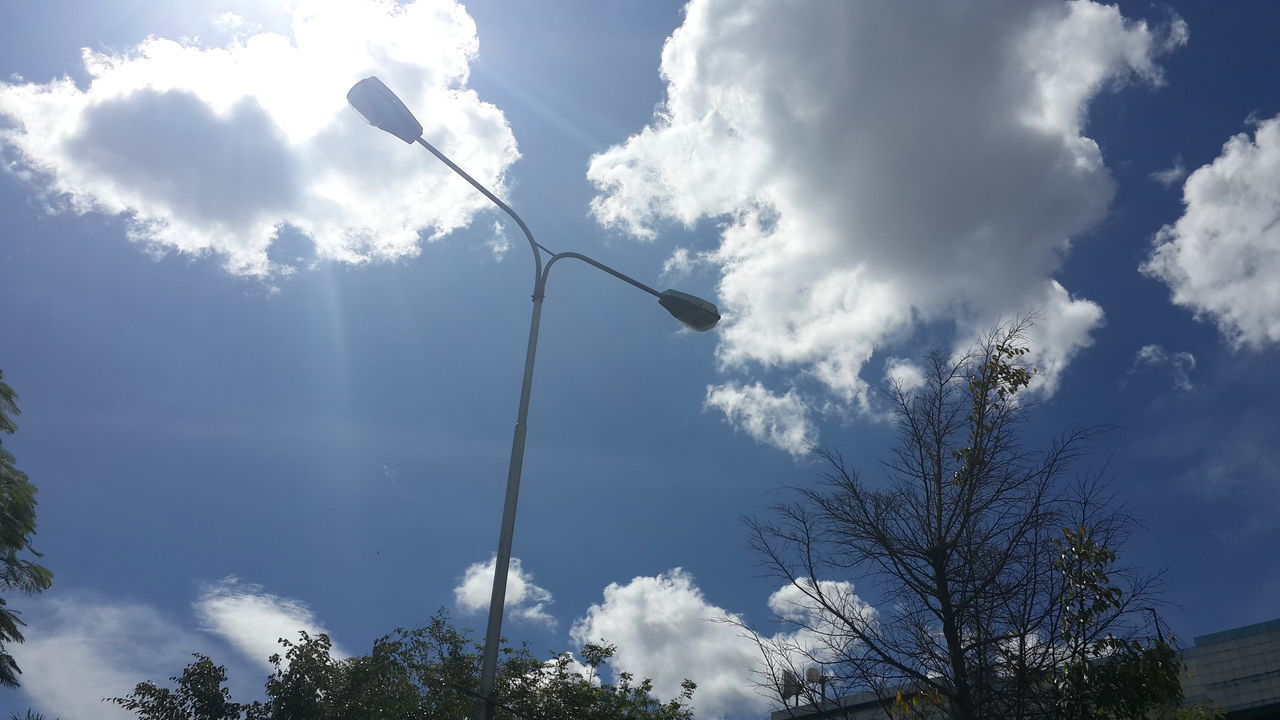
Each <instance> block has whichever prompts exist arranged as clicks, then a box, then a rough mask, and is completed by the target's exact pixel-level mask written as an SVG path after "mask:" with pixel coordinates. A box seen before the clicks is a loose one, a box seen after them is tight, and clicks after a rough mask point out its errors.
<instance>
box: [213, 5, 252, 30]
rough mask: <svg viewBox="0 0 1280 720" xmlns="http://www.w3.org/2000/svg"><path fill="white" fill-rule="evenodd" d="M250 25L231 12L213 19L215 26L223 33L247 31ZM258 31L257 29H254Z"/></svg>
mask: <svg viewBox="0 0 1280 720" xmlns="http://www.w3.org/2000/svg"><path fill="white" fill-rule="evenodd" d="M247 25H248V23H247V22H246V21H245V19H244V18H243V17H241V16H240V15H239V14H237V13H234V12H232V11H230V10H228V11H226V12H224V13H222V14H221V15H219V16H217V17H215V18H214V19H213V26H214V27H215V28H217V29H219V30H221V31H223V32H231V31H233V30H242V29H246V26H247ZM253 29H256V28H253Z"/></svg>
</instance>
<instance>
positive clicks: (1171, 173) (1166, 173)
mask: <svg viewBox="0 0 1280 720" xmlns="http://www.w3.org/2000/svg"><path fill="white" fill-rule="evenodd" d="M1186 176H1187V169H1186V168H1185V167H1183V165H1182V156H1181V155H1179V156H1178V157H1177V158H1176V159H1174V161H1173V167H1171V168H1168V169H1167V170H1157V171H1155V172H1153V173H1151V179H1152V180H1155V181H1156V182H1158V183H1160V184H1161V185H1163V186H1165V187H1173V185H1175V184H1176V183H1179V182H1181V181H1182V179H1183V178H1185V177H1186Z"/></svg>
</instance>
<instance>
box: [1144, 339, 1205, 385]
mask: <svg viewBox="0 0 1280 720" xmlns="http://www.w3.org/2000/svg"><path fill="white" fill-rule="evenodd" d="M1139 366H1145V367H1153V368H1158V367H1168V368H1169V373H1170V374H1171V375H1172V376H1173V386H1174V387H1175V388H1177V389H1178V390H1181V391H1182V392H1190V391H1192V390H1194V389H1195V385H1194V384H1193V383H1192V382H1191V375H1190V373H1191V371H1192V370H1194V369H1195V367H1196V356H1195V355H1192V354H1191V353H1189V352H1185V351H1180V352H1173V353H1171V352H1168V351H1166V350H1165V349H1164V348H1163V347H1161V346H1160V345H1143V346H1142V347H1141V348H1138V352H1137V354H1136V355H1134V358H1133V369H1132V370H1130V371H1129V372H1130V373H1133V372H1134V371H1136V370H1137V369H1138V367H1139Z"/></svg>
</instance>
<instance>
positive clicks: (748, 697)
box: [570, 568, 875, 718]
mask: <svg viewBox="0 0 1280 720" xmlns="http://www.w3.org/2000/svg"><path fill="white" fill-rule="evenodd" d="M800 582H801V583H802V584H803V586H804V587H803V589H802V588H801V587H800V586H798V585H794V584H788V585H784V586H783V587H782V588H780V589H779V590H778V591H776V592H774V593H773V594H772V595H771V596H770V597H769V601H768V604H769V609H770V610H772V611H773V612H774V613H775V614H776V615H777V617H778V618H780V619H782V620H784V621H789V622H790V623H791V624H793V625H795V626H797V627H798V628H799V629H797V630H796V631H795V632H786V631H782V632H778V633H776V634H774V635H772V636H766V635H761V636H758V637H755V638H753V637H751V636H750V634H749V633H748V632H747V631H745V630H744V629H743V628H742V626H741V623H742V622H743V619H742V617H741V616H740V615H738V614H736V613H731V612H729V611H728V610H725V609H724V608H721V607H718V606H716V605H713V604H711V603H709V602H707V600H706V598H705V597H704V596H703V594H702V591H701V590H700V589H699V588H698V587H697V585H696V584H695V583H694V580H693V576H691V575H690V574H689V573H687V572H685V571H684V570H682V569H680V568H676V569H674V570H671V571H669V572H665V573H662V574H660V575H656V576H649V577H646V576H641V577H636V578H633V579H632V580H631V581H630V582H628V583H627V584H625V585H621V584H618V583H611V584H610V585H609V586H608V587H607V588H605V590H604V599H603V601H602V602H600V603H598V604H595V605H592V606H591V607H590V608H589V609H588V610H587V613H586V615H585V616H583V617H582V618H580V619H579V620H578V621H577V622H575V623H574V624H573V628H572V630H571V631H570V635H571V637H572V639H573V641H574V642H575V643H577V644H584V643H587V642H599V641H600V640H604V641H606V642H608V643H612V644H615V645H616V646H617V653H616V654H615V655H614V656H613V658H612V659H610V660H609V666H610V668H611V669H612V670H613V672H614V673H615V674H616V673H617V672H622V671H625V672H630V673H632V674H634V675H635V676H636V677H647V678H650V679H652V680H653V687H654V692H655V694H656V695H657V696H658V697H660V698H664V699H665V698H671V697H675V696H676V695H678V694H679V693H680V683H681V682H682V681H683V680H685V679H689V680H692V681H694V682H695V683H697V685H698V689H697V691H696V692H695V693H694V696H693V704H694V706H695V708H696V709H697V716H698V717H699V718H723V717H751V716H763V715H764V714H765V713H767V712H768V711H769V709H770V706H771V704H773V703H776V702H777V701H778V697H777V696H776V694H770V693H769V691H767V690H762V689H761V688H759V687H758V683H760V682H762V681H766V682H767V680H765V678H764V677H762V673H765V672H766V671H765V669H764V666H763V663H762V661H761V645H760V644H758V642H759V643H763V644H764V645H766V646H767V647H769V648H770V649H771V650H773V651H781V652H783V653H784V654H787V655H788V656H789V657H788V658H787V659H786V660H785V662H788V663H790V664H791V665H792V666H794V667H795V668H798V669H800V670H801V671H803V668H804V667H806V666H807V663H808V658H813V657H822V656H823V654H824V650H823V642H822V640H821V638H820V637H819V636H818V635H816V634H815V633H814V632H813V631H814V630H817V631H818V632H821V631H823V630H827V629H830V628H831V627H832V623H831V621H830V620H829V618H830V617H831V616H830V615H829V614H826V613H824V612H823V611H821V610H819V609H817V604H816V603H815V602H814V601H813V600H812V599H811V597H810V596H809V595H807V594H806V591H808V593H810V594H812V593H813V592H814V591H815V590H816V589H817V588H820V589H821V592H822V594H823V597H824V598H825V600H826V601H827V602H828V603H829V604H830V606H831V607H833V608H838V609H839V610H840V611H841V612H842V613H844V614H845V617H859V616H861V617H865V618H867V619H868V621H870V620H871V619H873V618H874V616H875V612H874V610H873V609H872V608H871V607H870V606H868V605H867V604H866V603H864V602H863V601H862V600H861V599H860V598H859V597H858V596H857V595H856V594H854V592H853V585H852V584H851V583H847V582H839V581H825V580H824V581H820V582H819V583H818V584H817V585H816V586H815V585H814V584H813V583H812V582H811V581H809V580H807V579H802V580H801V581H800ZM775 681H776V679H775Z"/></svg>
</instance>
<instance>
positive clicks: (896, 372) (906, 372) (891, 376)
mask: <svg viewBox="0 0 1280 720" xmlns="http://www.w3.org/2000/svg"><path fill="white" fill-rule="evenodd" d="M884 379H885V380H886V381H887V382H888V383H890V384H891V385H894V386H896V387H899V388H901V389H902V390H904V391H906V392H910V391H912V390H915V389H916V388H919V387H922V386H923V385H924V383H925V377H924V369H923V368H921V367H920V366H919V365H917V364H915V363H914V362H912V361H910V360H907V359H906V358H889V359H888V360H886V361H885V363H884Z"/></svg>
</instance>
